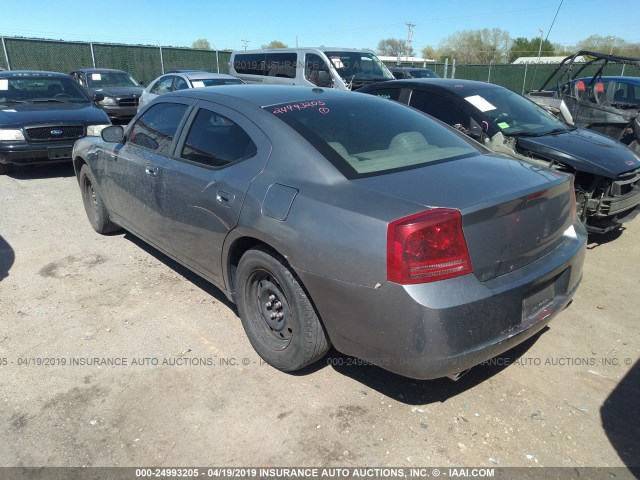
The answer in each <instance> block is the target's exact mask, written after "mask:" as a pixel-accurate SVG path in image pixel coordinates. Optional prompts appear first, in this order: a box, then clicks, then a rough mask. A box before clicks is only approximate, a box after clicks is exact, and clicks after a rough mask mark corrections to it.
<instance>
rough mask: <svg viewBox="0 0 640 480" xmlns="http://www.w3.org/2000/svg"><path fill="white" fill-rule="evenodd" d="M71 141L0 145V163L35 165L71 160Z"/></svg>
mask: <svg viewBox="0 0 640 480" xmlns="http://www.w3.org/2000/svg"><path fill="white" fill-rule="evenodd" d="M73 143H74V142H73V141H69V142H47V143H38V144H33V143H23V144H7V145H0V163H4V164H18V165H20V164H36V163H56V162H66V161H69V160H71V152H72V150H73Z"/></svg>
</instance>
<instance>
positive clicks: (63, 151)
mask: <svg viewBox="0 0 640 480" xmlns="http://www.w3.org/2000/svg"><path fill="white" fill-rule="evenodd" d="M47 155H48V156H49V160H63V159H67V158H71V147H50V148H47Z"/></svg>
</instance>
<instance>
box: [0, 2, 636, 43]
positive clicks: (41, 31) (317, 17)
mask: <svg viewBox="0 0 640 480" xmlns="http://www.w3.org/2000/svg"><path fill="white" fill-rule="evenodd" d="M558 5H560V0H538V1H535V0H534V1H532V2H521V1H508V0H504V1H497V0H474V1H471V0H449V1H438V2H436V1H427V0H422V1H419V0H405V1H391V0H369V1H366V2H362V1H345V0H341V1H338V0H322V1H318V2H305V1H302V0H296V1H290V0H283V1H277V0H272V1H271V2H267V1H255V0H244V1H234V2H231V1H229V0H227V1H225V2H220V1H213V0H208V1H207V0H183V1H182V2H178V1H176V0H154V1H148V0H138V1H122V0H109V1H104V0H103V1H87V0H83V1H78V0H56V1H54V2H52V1H50V0H49V1H40V0H25V1H23V2H15V1H10V0H0V35H6V36H25V37H37V38H54V39H64V40H78V41H90V40H91V41H95V42H113V43H143V44H160V45H173V46H191V42H193V41H194V40H196V39H199V38H206V39H207V40H209V42H210V43H211V44H212V46H213V45H215V46H216V47H217V48H219V49H240V48H242V40H243V39H244V40H248V41H249V43H248V45H249V48H260V46H261V45H262V44H265V43H269V42H270V41H271V40H280V41H282V42H285V43H287V44H288V45H289V46H295V45H296V37H297V41H298V44H299V46H319V45H325V46H336V47H352V48H371V49H374V50H375V49H376V47H377V45H378V41H379V40H382V39H386V38H390V37H393V38H402V39H406V38H407V26H406V23H407V22H411V23H413V24H415V27H414V35H413V46H414V48H415V49H416V51H418V52H419V51H420V50H421V49H422V48H423V47H425V46H431V47H437V46H438V44H439V43H440V42H441V41H442V40H443V39H444V38H445V37H447V36H448V35H451V34H453V33H455V32H457V31H460V30H475V29H480V28H485V27H486V28H494V27H497V28H501V29H503V30H506V31H507V32H509V33H510V35H511V36H512V37H513V38H515V37H527V38H532V37H537V36H539V35H540V32H539V29H542V30H544V34H545V36H546V35H547V32H548V30H549V27H550V26H551V22H552V21H553V17H554V15H555V14H556V10H557V9H558ZM621 9H622V10H621ZM639 18H640V1H638V0H631V1H626V2H622V3H620V5H618V6H614V5H613V3H607V2H603V1H602V0H563V3H562V7H561V8H560V12H559V14H558V18H557V20H556V22H555V24H554V26H553V29H552V30H551V33H550V35H549V40H550V41H551V42H553V43H560V44H562V45H574V44H575V43H576V42H578V41H580V40H583V39H584V38H586V37H588V36H589V35H592V34H598V35H602V36H604V37H607V36H617V37H621V38H623V39H625V40H626V41H629V42H640V28H638V25H639V23H638V22H639Z"/></svg>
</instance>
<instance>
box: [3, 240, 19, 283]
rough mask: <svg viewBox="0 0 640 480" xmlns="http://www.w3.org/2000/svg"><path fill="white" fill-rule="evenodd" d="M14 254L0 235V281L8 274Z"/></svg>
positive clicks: (14, 257)
mask: <svg viewBox="0 0 640 480" xmlns="http://www.w3.org/2000/svg"><path fill="white" fill-rule="evenodd" d="M15 259H16V254H15V252H14V251H13V248H11V245H9V243H8V242H7V241H6V240H5V239H4V237H3V236H2V235H0V282H1V281H2V280H3V279H5V278H7V277H8V276H9V270H11V267H12V266H13V262H14V261H15Z"/></svg>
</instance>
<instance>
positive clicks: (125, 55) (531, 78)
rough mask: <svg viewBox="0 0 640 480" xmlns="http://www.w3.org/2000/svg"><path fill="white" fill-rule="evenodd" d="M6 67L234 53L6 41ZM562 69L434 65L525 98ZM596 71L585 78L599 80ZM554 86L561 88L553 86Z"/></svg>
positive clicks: (215, 60) (225, 65) (202, 64)
mask: <svg viewBox="0 0 640 480" xmlns="http://www.w3.org/2000/svg"><path fill="white" fill-rule="evenodd" d="M0 40H1V42H2V48H0V68H4V69H7V70H8V69H11V70H51V71H55V72H65V73H68V72H71V71H73V70H76V69H78V68H90V67H98V68H117V69H119V70H124V71H126V72H129V73H130V74H131V75H133V77H134V78H136V79H137V80H138V81H142V82H144V83H145V85H146V84H148V83H149V82H151V81H152V80H153V79H154V78H156V77H158V76H159V75H161V74H162V73H164V72H167V71H169V70H187V69H188V70H204V71H207V72H219V73H229V60H230V58H231V52H230V51H228V50H226V51H217V50H201V49H194V48H180V47H163V46H153V45H124V44H111V43H93V42H68V41H62V40H43V39H31V38H16V37H0ZM556 66H557V65H548V64H521V65H513V64H495V65H494V64H489V65H456V66H455V69H454V66H453V64H452V63H449V64H448V65H445V64H444V63H438V64H429V65H427V67H428V68H430V69H432V70H434V71H435V72H436V73H437V74H438V75H440V76H441V77H445V76H446V77H448V78H460V79H467V80H480V81H482V82H491V83H495V84H497V85H502V86H503V87H507V88H510V89H511V90H513V91H515V92H519V93H524V92H528V91H530V90H533V89H536V88H540V87H541V86H542V83H543V82H544V81H545V80H546V79H547V78H548V77H549V75H551V73H552V72H553V70H554V69H555V68H556ZM593 73H595V67H589V68H586V69H585V70H584V72H583V73H582V74H581V76H588V75H590V74H591V75H593ZM604 73H605V74H606V75H616V76H617V75H629V76H640V72H639V71H638V69H635V68H633V69H632V68H627V70H626V71H625V69H624V66H623V65H609V66H607V68H606V69H605V72H604ZM549 86H555V81H552V82H551V83H550V84H549Z"/></svg>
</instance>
